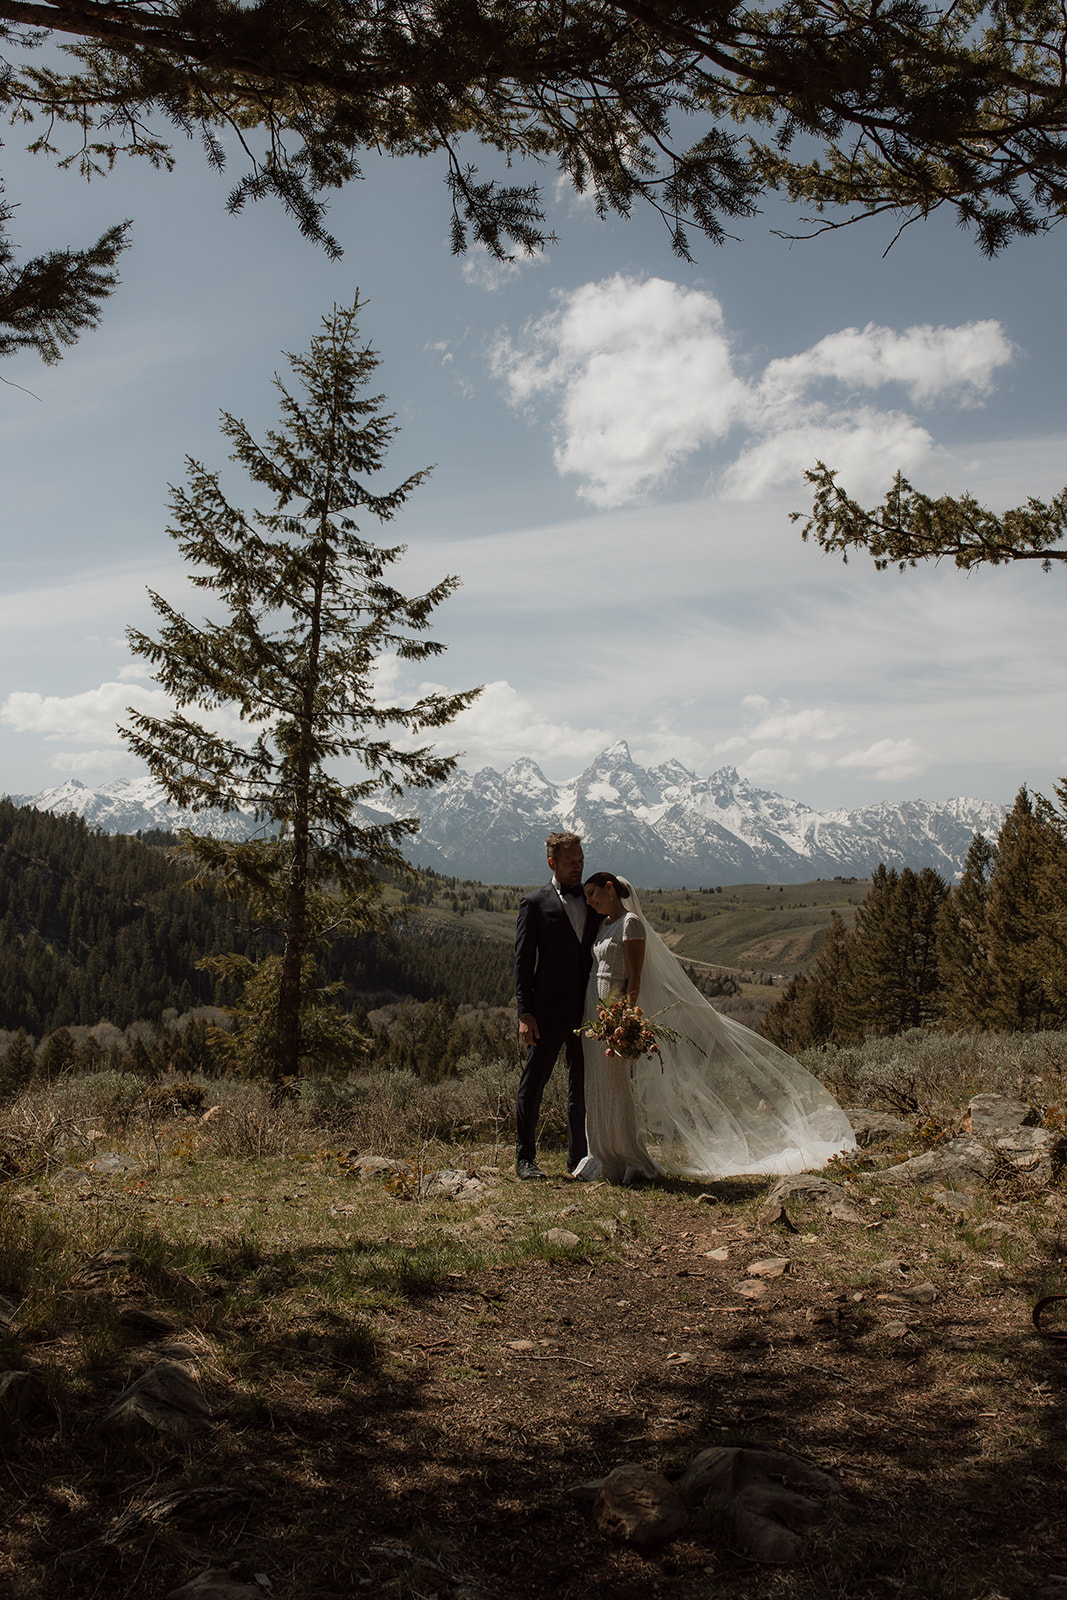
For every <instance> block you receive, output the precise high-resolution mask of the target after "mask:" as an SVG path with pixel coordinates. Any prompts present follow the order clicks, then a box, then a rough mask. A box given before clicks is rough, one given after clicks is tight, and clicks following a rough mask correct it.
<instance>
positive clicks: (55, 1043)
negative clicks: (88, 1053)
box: [38, 1028, 77, 1083]
mask: <svg viewBox="0 0 1067 1600" xmlns="http://www.w3.org/2000/svg"><path fill="white" fill-rule="evenodd" d="M76 1054H77V1047H76V1045H75V1043H74V1037H73V1035H72V1034H71V1032H70V1030H69V1028H57V1029H56V1031H55V1033H52V1034H49V1036H48V1038H47V1039H46V1040H45V1043H44V1048H43V1049H42V1051H41V1061H40V1066H39V1068H38V1073H39V1076H40V1077H42V1078H43V1079H44V1081H45V1083H55V1081H56V1079H57V1078H65V1077H67V1076H68V1074H69V1073H70V1072H71V1071H72V1070H73V1067H74V1058H75V1056H76Z"/></svg>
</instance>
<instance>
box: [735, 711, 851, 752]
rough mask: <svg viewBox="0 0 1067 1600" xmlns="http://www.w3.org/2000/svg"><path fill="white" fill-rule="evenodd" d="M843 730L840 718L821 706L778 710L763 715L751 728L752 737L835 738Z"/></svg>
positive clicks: (795, 741) (793, 740)
mask: <svg viewBox="0 0 1067 1600" xmlns="http://www.w3.org/2000/svg"><path fill="white" fill-rule="evenodd" d="M843 731H844V724H843V723H842V721H841V718H840V717H838V716H835V715H834V713H833V712H830V711H826V710H824V708H823V707H822V706H812V707H811V708H810V710H808V711H780V712H777V713H774V714H773V715H771V716H767V717H764V718H763V719H762V720H761V721H760V722H758V723H757V724H756V726H755V727H754V728H753V730H752V738H753V739H785V740H787V741H789V742H790V743H794V744H795V743H797V742H798V741H800V740H802V739H803V740H807V739H836V738H837V737H838V735H839V734H841V733H842V732H843Z"/></svg>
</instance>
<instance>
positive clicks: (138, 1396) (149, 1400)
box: [100, 1361, 211, 1437]
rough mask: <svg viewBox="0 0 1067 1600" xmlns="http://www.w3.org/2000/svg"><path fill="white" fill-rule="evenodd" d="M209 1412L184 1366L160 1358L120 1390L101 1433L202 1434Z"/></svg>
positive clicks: (197, 1385)
mask: <svg viewBox="0 0 1067 1600" xmlns="http://www.w3.org/2000/svg"><path fill="white" fill-rule="evenodd" d="M210 1415H211V1411H210V1408H209V1406H208V1403H207V1401H206V1400H205V1399H204V1396H203V1392H202V1391H201V1388H200V1385H199V1383H198V1382H197V1380H196V1378H195V1377H194V1376H193V1374H192V1373H191V1372H190V1371H189V1370H188V1368H186V1367H184V1366H182V1365H181V1364H180V1363H179V1362H177V1361H160V1362H158V1363H157V1364H156V1365H155V1366H154V1367H149V1369H148V1371H147V1372H142V1374H141V1376H140V1377H139V1378H137V1379H136V1381H135V1382H133V1383H131V1384H130V1386H129V1388H128V1389H125V1390H123V1392H122V1394H120V1395H119V1397H118V1399H117V1400H116V1401H115V1404H114V1405H113V1406H112V1407H111V1410H110V1411H109V1412H108V1413H107V1414H106V1416H105V1417H104V1418H103V1420H102V1422H101V1424H100V1428H101V1431H102V1432H104V1433H138V1434H143V1433H174V1434H179V1435H182V1436H185V1437H188V1436H189V1435H191V1434H195V1433H202V1432H203V1430H204V1429H205V1428H206V1427H207V1425H208V1419H209V1418H210Z"/></svg>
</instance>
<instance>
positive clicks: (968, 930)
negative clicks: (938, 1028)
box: [938, 833, 997, 1029]
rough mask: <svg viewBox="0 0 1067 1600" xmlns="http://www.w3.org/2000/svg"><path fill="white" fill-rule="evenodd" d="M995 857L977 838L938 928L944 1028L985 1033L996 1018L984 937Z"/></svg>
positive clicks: (981, 837) (985, 842)
mask: <svg viewBox="0 0 1067 1600" xmlns="http://www.w3.org/2000/svg"><path fill="white" fill-rule="evenodd" d="M996 859H997V852H996V848H995V846H994V845H992V844H990V842H989V840H988V839H987V838H986V837H985V835H984V834H981V833H976V834H975V836H974V839H973V840H972V842H971V848H970V849H969V850H968V852H967V860H966V862H965V864H964V868H963V875H962V877H961V878H960V881H959V883H958V884H957V885H956V886H955V888H953V889H950V890H949V893H948V897H947V899H946V900H945V903H944V905H943V906H942V907H941V915H940V920H939V923H938V956H939V960H940V963H941V974H942V981H943V983H944V986H945V1014H944V1024H945V1027H946V1028H949V1029H955V1028H983V1027H986V1026H988V1022H989V1017H990V1015H991V1013H992V1003H993V1001H992V995H993V969H992V966H991V964H990V956H989V944H988V939H987V935H986V912H987V903H988V898H989V884H990V879H991V878H992V875H993V870H994V867H995V864H996Z"/></svg>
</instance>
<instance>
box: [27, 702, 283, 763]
mask: <svg viewBox="0 0 1067 1600" xmlns="http://www.w3.org/2000/svg"><path fill="white" fill-rule="evenodd" d="M131 706H132V707H133V708H134V709H135V710H137V711H141V712H143V713H145V714H146V715H147V716H152V717H168V716H169V715H170V714H171V712H172V711H173V709H174V701H173V700H172V699H171V697H170V695H169V694H167V693H166V691H165V690H163V689H157V688H155V687H152V686H149V685H146V684H144V683H143V682H141V683H130V682H125V683H101V684H99V685H98V686H97V687H96V688H95V689H85V690H83V691H82V692H81V693H80V694H70V695H56V694H48V695H44V694H38V693H36V692H34V691H32V690H16V691H15V692H14V693H12V694H9V695H8V696H7V699H6V700H4V701H3V703H2V704H0V722H2V723H5V724H6V725H7V726H8V727H9V728H11V729H12V730H13V731H14V732H15V733H29V734H36V735H37V737H38V738H40V739H43V740H44V741H45V742H46V743H49V744H50V743H52V742H53V741H55V740H57V739H69V740H73V741H74V742H75V743H79V744H86V745H92V744H96V745H98V746H104V747H110V748H112V749H114V750H115V751H116V752H121V751H122V749H123V748H124V747H123V745H122V740H121V737H120V735H119V731H118V724H119V723H122V724H123V725H125V724H127V723H128V722H129V708H130V707H131ZM193 717H194V719H195V720H196V721H198V722H199V723H201V725H202V726H203V727H205V728H208V729H210V730H211V732H213V733H217V734H220V735H221V736H222V737H223V738H229V739H235V740H238V741H240V742H242V743H243V742H245V741H248V742H249V743H250V742H251V740H252V739H253V737H254V736H255V731H256V729H255V726H253V725H252V724H250V723H247V722H242V721H241V718H240V717H239V716H238V715H237V713H236V712H235V711H232V710H230V709H229V708H228V707H218V708H215V709H214V710H211V711H206V710H203V709H198V708H195V709H194V710H193ZM92 753H93V755H94V756H97V757H99V756H101V755H102V753H103V752H102V750H100V749H97V750H96V751H94V752H92ZM82 760H83V758H82V757H78V762H79V763H80V762H81V761H82ZM64 762H65V763H66V764H68V765H69V764H70V762H69V760H68V758H67V757H64ZM50 764H52V765H55V764H56V763H55V761H52V762H51V763H50ZM97 765H99V762H97Z"/></svg>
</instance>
